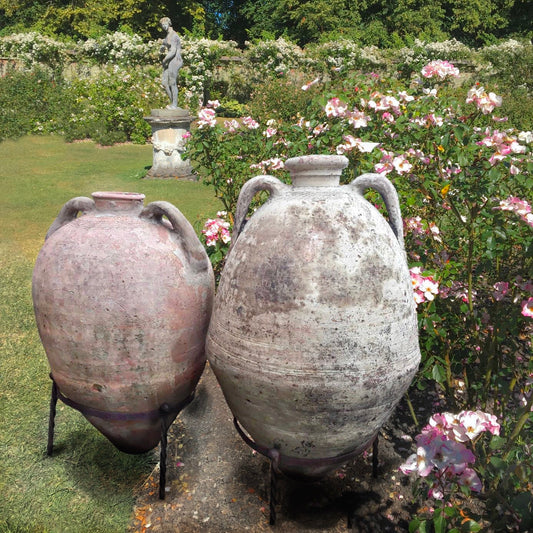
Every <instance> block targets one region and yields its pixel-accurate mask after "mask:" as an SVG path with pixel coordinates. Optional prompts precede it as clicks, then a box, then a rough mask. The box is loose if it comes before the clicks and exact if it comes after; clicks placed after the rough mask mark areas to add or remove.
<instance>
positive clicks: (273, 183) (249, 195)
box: [231, 175, 288, 246]
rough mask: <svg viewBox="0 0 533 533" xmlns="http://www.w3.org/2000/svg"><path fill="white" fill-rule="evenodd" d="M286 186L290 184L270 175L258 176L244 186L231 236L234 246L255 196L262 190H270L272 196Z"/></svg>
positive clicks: (238, 201)
mask: <svg viewBox="0 0 533 533" xmlns="http://www.w3.org/2000/svg"><path fill="white" fill-rule="evenodd" d="M285 188H288V185H286V184H285V183H283V182H282V181H280V180H279V179H278V178H275V177H274V176H268V175H262V176H256V177H255V178H252V179H250V180H248V181H247V182H246V183H245V184H244V185H243V186H242V189H241V192H240V193H239V199H238V200H237V209H236V211H235V223H234V224H233V235H232V236H231V244H232V246H233V243H234V242H235V241H236V240H237V238H238V236H239V235H240V234H241V232H242V230H243V229H244V226H245V225H246V214H247V213H248V208H249V207H250V203H251V202H252V199H253V197H254V196H255V195H256V194H257V193H258V192H260V191H268V192H269V193H270V198H272V197H273V196H275V195H276V194H278V193H279V192H280V191H282V190H283V189H285Z"/></svg>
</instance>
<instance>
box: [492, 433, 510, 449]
mask: <svg viewBox="0 0 533 533" xmlns="http://www.w3.org/2000/svg"><path fill="white" fill-rule="evenodd" d="M506 442H507V439H505V438H504V437H500V436H499V435H494V436H493V437H492V439H491V440H490V444H489V448H490V449H491V450H499V449H500V448H503V446H504V445H505V443H506Z"/></svg>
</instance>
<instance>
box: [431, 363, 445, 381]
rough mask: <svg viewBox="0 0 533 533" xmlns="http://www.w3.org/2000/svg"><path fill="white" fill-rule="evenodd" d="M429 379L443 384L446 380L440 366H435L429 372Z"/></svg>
mask: <svg viewBox="0 0 533 533" xmlns="http://www.w3.org/2000/svg"><path fill="white" fill-rule="evenodd" d="M431 377H432V378H433V379H434V380H435V381H436V382H437V383H444V381H445V380H446V372H445V370H444V369H443V368H442V367H441V366H439V365H435V366H434V367H433V368H432V370H431Z"/></svg>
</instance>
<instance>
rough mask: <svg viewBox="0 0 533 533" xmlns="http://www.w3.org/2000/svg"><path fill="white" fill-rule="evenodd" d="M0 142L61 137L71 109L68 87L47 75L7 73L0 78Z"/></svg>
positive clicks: (40, 70)
mask: <svg viewBox="0 0 533 533" xmlns="http://www.w3.org/2000/svg"><path fill="white" fill-rule="evenodd" d="M0 94H1V95H2V98H1V100H0V141H2V140H4V139H13V138H17V137H20V136H23V135H27V134H28V133H61V132H62V131H63V127H64V124H65V123H66V122H67V120H68V118H69V117H70V114H71V113H72V112H73V110H74V108H75V105H76V104H75V101H74V100H73V98H72V95H71V94H70V91H69V87H68V85H67V84H66V83H65V82H64V81H63V80H61V79H59V80H58V81H56V79H55V77H54V76H52V75H51V74H50V72H49V71H47V70H43V69H41V68H37V69H36V70H35V71H32V72H17V71H10V72H9V73H8V74H7V75H6V76H4V77H3V78H0Z"/></svg>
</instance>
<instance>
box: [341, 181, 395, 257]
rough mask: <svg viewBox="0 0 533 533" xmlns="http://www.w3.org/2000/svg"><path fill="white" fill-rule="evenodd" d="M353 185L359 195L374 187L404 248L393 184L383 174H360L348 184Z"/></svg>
mask: <svg viewBox="0 0 533 533" xmlns="http://www.w3.org/2000/svg"><path fill="white" fill-rule="evenodd" d="M349 187H353V188H354V189H355V190H356V191H357V192H358V193H359V194H360V195H361V196H362V195H363V194H364V193H365V191H366V190H367V189H374V190H376V191H377V192H379V194H381V197H382V198H383V200H384V201H385V207H386V208H387V211H388V213H389V224H390V226H391V228H392V231H393V232H394V235H396V238H397V239H398V242H399V243H400V246H401V248H402V250H405V244H404V240H403V220H402V213H401V211H400V201H399V200H398V193H397V192H396V189H395V188H394V185H393V184H392V183H391V182H390V180H389V179H388V178H386V177H385V176H384V175H383V174H373V173H368V174H362V175H361V176H359V177H358V178H355V179H354V180H353V181H352V182H351V183H350V185H349Z"/></svg>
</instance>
